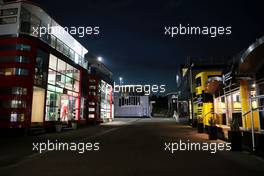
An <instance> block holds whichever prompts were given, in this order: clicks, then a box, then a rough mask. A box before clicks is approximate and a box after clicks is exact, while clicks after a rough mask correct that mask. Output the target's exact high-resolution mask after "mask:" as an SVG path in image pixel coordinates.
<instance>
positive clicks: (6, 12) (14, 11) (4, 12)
mask: <svg viewBox="0 0 264 176" xmlns="http://www.w3.org/2000/svg"><path fill="white" fill-rule="evenodd" d="M17 11H18V9H17V8H11V9H3V10H1V11H0V16H11V15H17Z"/></svg>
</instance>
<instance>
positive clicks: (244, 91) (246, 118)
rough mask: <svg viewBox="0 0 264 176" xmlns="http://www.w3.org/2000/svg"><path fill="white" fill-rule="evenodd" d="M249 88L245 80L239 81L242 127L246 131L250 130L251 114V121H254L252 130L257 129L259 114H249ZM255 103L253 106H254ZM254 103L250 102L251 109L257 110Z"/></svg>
mask: <svg viewBox="0 0 264 176" xmlns="http://www.w3.org/2000/svg"><path fill="white" fill-rule="evenodd" d="M250 95H251V91H250V87H249V84H248V81H247V80H240V97H241V108H242V116H243V117H242V119H243V121H242V122H243V127H244V128H246V129H249V128H251V115H252V114H253V121H254V129H256V130H257V129H258V128H259V112H258V111H254V112H253V113H252V114H251V107H250ZM254 103H255V104H254ZM256 103H257V102H255V101H252V108H253V109H254V108H257V107H256V106H257V105H256Z"/></svg>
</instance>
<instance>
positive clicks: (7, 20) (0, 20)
mask: <svg viewBox="0 0 264 176" xmlns="http://www.w3.org/2000/svg"><path fill="white" fill-rule="evenodd" d="M16 22H17V17H5V18H0V25H2V24H12V23H16Z"/></svg>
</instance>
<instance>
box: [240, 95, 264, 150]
mask: <svg viewBox="0 0 264 176" xmlns="http://www.w3.org/2000/svg"><path fill="white" fill-rule="evenodd" d="M262 99H263V100H264V95H258V96H251V97H250V99H249V104H250V110H249V111H247V112H246V113H244V114H243V119H244V124H245V126H247V125H246V123H247V120H246V115H248V114H249V113H250V121H251V135H252V151H253V152H254V151H255V150H256V144H255V135H254V114H253V112H264V105H261V106H258V107H256V108H253V105H252V103H253V101H256V102H258V104H259V103H261V102H260V100H262ZM263 102H264V101H263ZM259 126H260V123H259Z"/></svg>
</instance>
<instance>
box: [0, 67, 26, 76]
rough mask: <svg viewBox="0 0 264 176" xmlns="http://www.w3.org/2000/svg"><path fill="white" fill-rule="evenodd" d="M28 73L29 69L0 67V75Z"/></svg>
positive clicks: (23, 74)
mask: <svg viewBox="0 0 264 176" xmlns="http://www.w3.org/2000/svg"><path fill="white" fill-rule="evenodd" d="M28 74H29V71H28V70H27V69H23V68H0V75H3V76H12V75H18V76H27V75H28Z"/></svg>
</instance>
